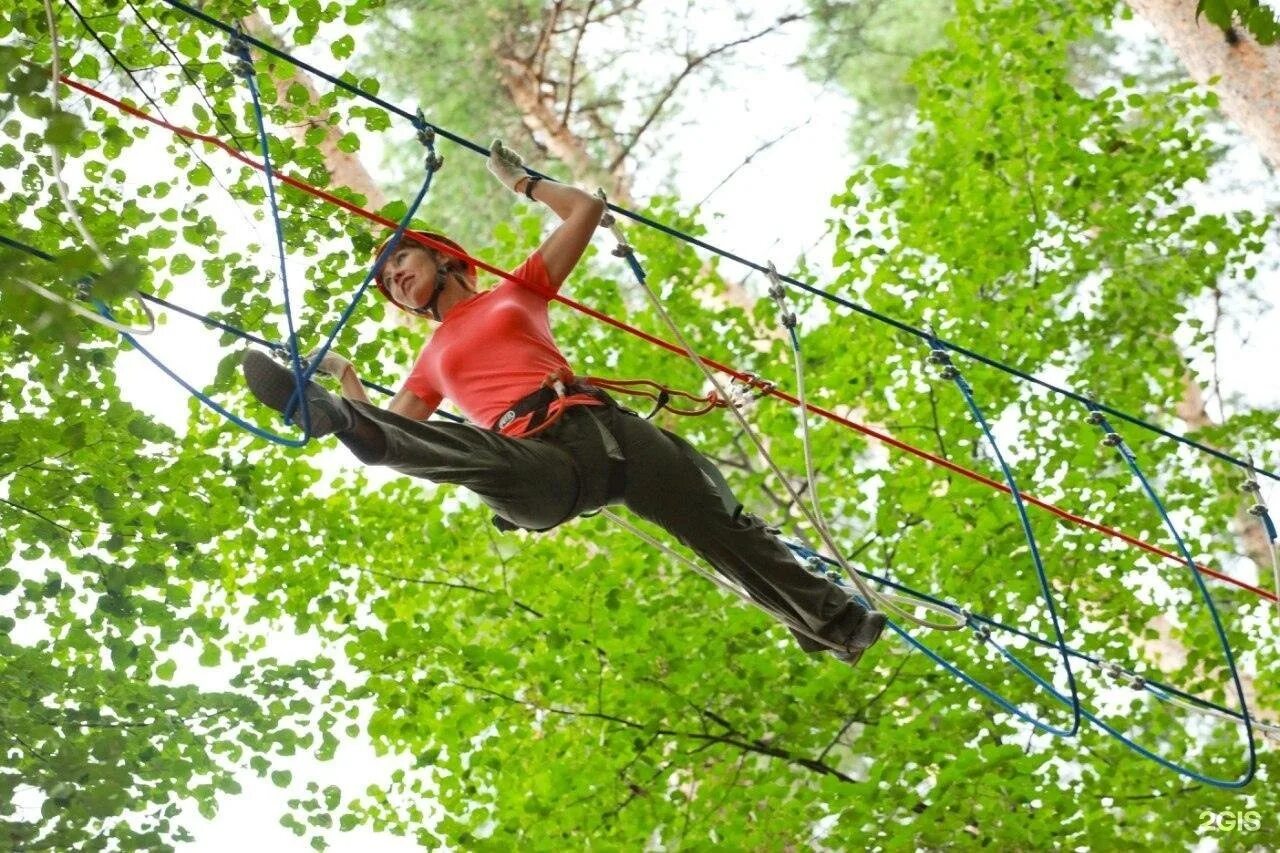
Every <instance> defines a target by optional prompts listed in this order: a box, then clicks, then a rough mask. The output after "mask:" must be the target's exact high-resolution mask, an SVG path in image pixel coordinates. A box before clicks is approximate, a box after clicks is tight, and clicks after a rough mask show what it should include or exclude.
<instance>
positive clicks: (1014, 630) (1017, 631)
mask: <svg viewBox="0 0 1280 853" xmlns="http://www.w3.org/2000/svg"><path fill="white" fill-rule="evenodd" d="M783 544H785V545H786V546H787V547H788V548H790V549H791V550H792V551H793V552H795V553H796V554H797V555H799V556H800V557H802V558H803V560H804V561H813V560H817V561H820V562H822V563H823V564H825V565H826V566H827V567H828V570H827V571H826V572H825V574H826V575H827V577H829V578H831V579H832V580H834V581H835V582H837V583H839V584H841V585H845V586H847V584H846V583H845V581H844V580H843V578H841V577H840V572H839V566H840V564H839V563H837V562H836V561H835V560H833V559H831V558H830V557H826V556H824V555H822V554H819V553H817V552H816V551H812V550H810V549H809V548H807V547H805V546H804V545H801V544H799V543H797V542H790V541H786V540H783ZM855 571H857V572H858V574H860V575H861V576H862V577H864V578H867V579H868V580H873V581H875V582H876V583H878V584H881V585H882V586H886V587H889V588H890V589H893V590H896V591H897V592H901V593H903V594H905V595H910V596H912V597H914V598H920V599H923V600H924V601H928V602H931V603H932V604H935V605H937V606H939V607H946V608H948V609H950V610H953V611H955V612H956V613H959V614H962V615H965V616H967V617H968V618H970V619H971V620H973V621H974V622H981V623H983V624H984V625H986V626H989V627H991V628H995V629H997V630H999V631H1004V632H1006V633H1009V634H1013V635H1014V636H1017V637H1021V638H1023V639H1025V640H1027V641H1028V642H1031V643H1035V644H1036V645H1039V646H1042V647H1044V648H1046V649H1056V648H1057V644H1055V643H1054V642H1053V641H1052V640H1048V639H1045V638H1044V637H1041V636H1039V635H1037V634H1032V633H1031V632H1029V631H1026V630H1023V629H1022V628H1019V627H1017V626H1016V625H1009V624H1007V623H1005V622H1001V621H1000V620H998V619H993V618H991V617H990V616H986V615H984V614H982V613H978V612H976V611H973V610H966V609H965V608H963V607H961V606H960V605H958V604H956V603H955V602H951V601H946V600H945V599H941V598H938V597H937V596H934V595H930V594H929V593H927V592H922V591H920V590H917V589H913V588H912V587H910V586H908V585H907V584H904V583H899V582H898V581H894V580H891V579H890V578H887V577H885V576H883V575H878V574H876V573H875V572H870V571H867V570H865V569H855ZM1067 653H1068V654H1070V655H1071V656H1072V657H1075V658H1079V659H1080V660H1082V661H1085V662H1086V663H1090V664H1093V665H1094V666H1099V667H1101V666H1104V665H1105V664H1106V661H1104V660H1102V659H1101V658H1098V657H1095V656H1093V655H1091V654H1089V653H1088V652H1083V651H1080V650H1078V649H1075V648H1073V647H1071V646H1067ZM1144 681H1147V682H1149V683H1150V684H1152V685H1154V686H1156V687H1159V688H1160V689H1161V690H1163V691H1165V692H1167V693H1172V694H1173V695H1175V696H1178V697H1181V698H1183V699H1186V700H1187V701H1189V702H1194V703H1195V704H1197V705H1200V706H1201V707H1204V708H1210V709H1212V710H1214V711H1218V712H1220V713H1223V714H1226V715H1227V716H1230V717H1234V718H1236V719H1238V720H1243V719H1244V718H1243V716H1242V715H1241V714H1240V712H1239V711H1234V710H1232V709H1230V708H1227V707H1225V706H1223V705H1219V704H1217V703H1215V702H1213V701H1212V700H1209V699H1201V698H1200V697H1199V696H1195V695H1192V694H1191V693H1187V692H1186V691H1183V690H1179V689H1178V688H1177V687H1173V686H1172V685H1169V684H1163V683H1161V682H1159V681H1157V680H1155V679H1152V678H1146V677H1145V676H1144Z"/></svg>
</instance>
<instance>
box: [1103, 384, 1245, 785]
mask: <svg viewBox="0 0 1280 853" xmlns="http://www.w3.org/2000/svg"><path fill="white" fill-rule="evenodd" d="M1086 405H1087V408H1088V409H1089V421H1090V422H1091V423H1093V424H1096V425H1097V427H1098V428H1099V429H1100V430H1102V432H1103V433H1104V434H1105V436H1106V443H1107V444H1110V445H1112V446H1114V447H1115V448H1116V452H1117V453H1119V454H1120V456H1121V458H1123V459H1124V461H1125V464H1127V465H1128V466H1129V470H1130V471H1132V472H1133V476H1135V477H1137V478H1138V482H1140V483H1141V484H1142V489H1143V491H1145V492H1146V494H1147V497H1148V498H1150V499H1151V502H1152V503H1153V504H1154V505H1155V508H1156V510H1157V511H1158V512H1159V513H1160V518H1161V519H1162V520H1163V521H1164V525H1165V527H1166V528H1168V530H1169V533H1170V534H1171V535H1172V536H1173V538H1174V541H1176V542H1177V543H1178V550H1179V551H1181V552H1182V558H1183V559H1184V560H1186V563H1187V566H1188V567H1189V568H1190V569H1191V577H1192V578H1193V579H1194V580H1195V582H1196V589H1197V590H1198V591H1199V593H1200V598H1201V600H1202V601H1204V603H1205V606H1206V607H1207V608H1208V609H1209V616H1210V617H1211V618H1212V619H1213V629H1214V631H1215V632H1216V633H1217V635H1218V643H1219V645H1221V647H1222V653H1223V655H1224V656H1225V658H1226V661H1227V666H1228V667H1229V668H1230V669H1231V681H1232V682H1233V683H1234V685H1235V689H1236V699H1237V700H1238V701H1239V702H1240V710H1241V712H1242V714H1243V719H1244V727H1245V735H1246V737H1247V738H1248V741H1249V770H1248V772H1247V773H1246V774H1245V776H1244V777H1243V779H1242V781H1240V783H1239V784H1238V785H1234V786H1226V787H1242V786H1243V785H1245V784H1248V782H1249V780H1250V779H1252V778H1253V774H1254V770H1255V768H1256V765H1257V759H1256V755H1255V752H1254V745H1253V726H1252V724H1251V723H1250V718H1249V705H1248V702H1246V701H1245V697H1244V685H1242V684H1241V683H1240V672H1239V670H1238V669H1237V668H1236V661H1235V655H1234V654H1233V653H1232V651H1231V642H1230V641H1229V640H1228V639H1227V633H1226V631H1225V629H1223V627H1222V620H1221V619H1220V618H1219V617H1218V608H1216V607H1215V606H1214V604H1213V597H1212V596H1211V595H1209V589H1208V587H1206V586H1205V583H1204V578H1203V577H1202V576H1201V574H1200V570H1199V569H1198V568H1196V561H1195V558H1194V557H1192V556H1191V550H1190V549H1189V548H1188V547H1187V543H1186V542H1185V541H1183V538H1182V534H1181V533H1179V532H1178V528H1177V525H1175V524H1174V523H1173V519H1171V518H1170V517H1169V513H1168V511H1167V510H1166V509H1165V505H1164V502H1163V501H1162V500H1160V496H1159V495H1157V494H1156V490H1155V489H1154V488H1153V487H1152V485H1151V482H1150V481H1149V480H1148V479H1147V477H1146V475H1145V474H1143V473H1142V469H1141V468H1140V467H1138V460H1137V457H1135V456H1134V454H1133V451H1131V450H1130V449H1129V447H1128V445H1127V444H1125V442H1124V439H1123V438H1121V437H1120V434H1119V433H1117V432H1116V431H1115V430H1113V429H1112V428H1111V424H1109V423H1108V422H1107V418H1106V415H1104V414H1103V413H1102V411H1101V410H1100V409H1099V408H1098V407H1097V406H1096V405H1094V404H1086Z"/></svg>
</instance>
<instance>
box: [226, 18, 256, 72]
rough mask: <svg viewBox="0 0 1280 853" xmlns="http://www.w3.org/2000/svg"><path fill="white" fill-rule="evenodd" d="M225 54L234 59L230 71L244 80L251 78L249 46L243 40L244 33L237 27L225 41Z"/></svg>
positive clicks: (251, 67) (251, 65) (251, 60)
mask: <svg viewBox="0 0 1280 853" xmlns="http://www.w3.org/2000/svg"><path fill="white" fill-rule="evenodd" d="M227 53H229V54H231V55H232V56H234V57H235V58H236V61H235V62H233V63H231V71H232V73H234V74H236V75H237V76H240V77H243V78H245V79H246V80H247V79H250V78H252V77H253V74H254V71H253V57H252V56H251V55H250V53H249V44H248V42H246V41H245V40H244V31H243V30H241V29H240V26H239V25H237V26H236V28H235V32H233V33H232V34H231V36H230V37H229V38H228V39H227Z"/></svg>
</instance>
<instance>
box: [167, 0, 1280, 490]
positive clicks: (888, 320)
mask: <svg viewBox="0 0 1280 853" xmlns="http://www.w3.org/2000/svg"><path fill="white" fill-rule="evenodd" d="M164 2H165V3H167V4H168V5H170V6H173V7H174V8H177V9H181V10H182V11H184V12H186V13H187V14H188V15H190V16H191V17H193V18H197V19H199V20H201V21H204V22H205V23H207V24H209V25H210V26H212V27H215V28H217V29H220V30H223V31H224V32H227V33H234V32H235V29H234V28H233V27H231V26H230V25H229V24H226V23H224V22H223V21H221V20H219V19H218V18H215V17H213V16H211V15H208V14H206V13H205V12H203V11H201V10H200V9H197V8H195V7H194V6H191V5H190V4H188V3H185V2H183V0H164ZM242 38H243V39H244V41H246V42H248V43H250V44H252V45H253V46H254V47H257V48H258V49H260V50H262V51H264V52H266V53H269V54H271V55H272V56H275V57H277V58H279V59H281V60H283V61H285V62H288V63H289V64H291V65H293V66H295V67H297V68H301V69H303V70H304V71H306V72H308V73H309V74H314V75H315V76H316V77H319V78H321V79H322V80H326V81H328V82H329V83H331V84H333V85H334V86H336V87H338V88H339V89H342V90H343V91H345V92H347V93H348V94H351V95H354V96H356V97H358V98H362V99H364V100H366V101H368V102H370V103H372V104H377V105H378V106H380V107H382V108H383V109H384V110H386V111H387V112H389V113H392V114H394V115H398V116H401V117H403V118H406V119H410V120H413V119H414V118H415V115H414V114H413V113H410V112H408V111H407V110H405V109H403V108H402V107H398V106H396V105H395V104H393V103H391V102H390V101H387V100H385V99H383V98H379V97H378V96H376V95H374V94H371V93H370V92H367V91H365V90H364V89H363V88H361V87H359V86H356V85H354V84H352V83H348V82H347V81H345V80H342V79H340V78H338V77H335V76H333V75H332V74H329V73H326V72H325V71H322V70H321V69H319V68H317V67H315V66H314V65H311V64H310V63H308V62H304V61H302V60H301V59H298V58H296V57H294V56H292V55H290V54H289V53H287V52H285V51H283V50H280V49H279V48H276V47H274V46H272V45H270V44H267V43H266V42H264V41H260V40H259V39H256V38H254V37H253V36H250V35H248V34H245V35H243V36H242ZM431 128H432V130H433V131H434V132H436V133H438V134H440V135H441V136H443V137H444V138H445V139H448V140H449V141H450V142H453V143H456V144H457V145H460V146H462V147H463V148H467V149H469V150H471V151H474V152H475V153H477V154H481V155H484V156H486V157H487V156H488V155H489V149H488V148H485V147H484V146H482V145H478V144H477V143H475V142H472V141H471V140H469V139H467V138H465V137H462V136H459V135H458V134H455V133H452V132H451V131H449V130H447V129H446V128H443V127H440V126H438V125H431ZM528 171H529V174H531V175H534V176H537V177H540V178H548V179H550V176H548V175H545V174H543V173H541V172H539V171H537V170H535V169H528ZM608 208H609V210H611V211H613V212H614V213H617V214H618V215H620V216H625V217H626V218H628V219H630V220H632V221H633V222H638V223H640V224H642V225H647V226H648V227H650V228H653V229H654V230H656V231H659V232H661V233H663V234H666V235H668V236H669V237H674V238H676V239H677V240H681V241H683V242H685V243H688V244H690V245H692V246H697V247H699V248H702V249H705V250H707V251H708V252H711V253H713V254H716V255H719V256H720V257H723V258H728V259H729V260H732V261H736V262H737V263H740V264H742V265H743V266H745V267H749V268H750V269H753V270H756V271H757V272H761V273H766V274H767V273H769V268H768V267H767V266H765V265H762V264H759V263H756V262H755V261H751V260H748V259H747V258H744V257H742V256H741V255H737V254H735V253H733V252H730V251H728V250H726V249H722V248H720V247H718V246H715V245H713V244H711V243H708V242H706V241H704V240H700V239H698V238H697V237H694V236H692V235H690V234H686V233H684V232H683V231H680V230H678V229H676V228H672V227H671V226H669V225H664V224H663V223H661V222H658V221H657V220H654V219H650V218H649V217H647V216H644V215H643V214H640V213H636V212H634V211H630V210H627V209H626V208H623V207H619V206H617V205H615V204H612V203H610V204H609V205H608ZM778 277H779V278H780V279H781V280H782V281H785V282H786V283H787V284H790V285H792V286H794V287H799V288H800V289H802V290H804V291H806V292H808V293H810V294H812V295H814V296H817V297H819V298H821V299H825V300H827V301H828V302H833V303H835V304H837V305H841V306H843V307H845V308H848V309H849V310H851V311H855V312H857V313H859V314H862V315H864V316H866V317H870V318H872V319H874V320H877V321H879V322H881V323H884V324H886V325H889V326H892V327H893V328H895V329H898V330H899V331H902V332H906V333H907V334H910V335H914V336H916V337H918V338H920V339H921V340H924V341H930V340H932V339H934V336H932V335H931V333H930V332H927V331H925V330H923V329H919V328H916V327H915V326H912V325H909V324H907V323H904V322H902V321H900V320H896V319H894V318H893V317H890V316H888V315H886V314H881V313H880V312H878V311H875V310H873V309H871V308H867V307H865V306H862V305H858V304H857V303H855V302H851V301H849V300H848V299H845V298H843V297H841V296H838V295H836V294H834V293H831V292H830V291H827V290H823V289H821V288H818V287H814V286H813V285H810V284H806V283H805V282H803V281H800V280H799V279H796V278H794V277H792V276H788V275H781V274H779V276H778ZM941 343H944V344H946V346H947V348H948V349H950V350H952V351H953V352H958V353H960V354H962V355H964V356H966V357H968V358H971V359H973V360H975V361H979V362H982V363H983V364H986V365H988V366H990V367H994V368H996V369H997V370H1001V371H1003V372H1005V373H1008V374H1010V375H1012V376H1016V377H1018V378H1019V379H1022V380H1024V381H1026V382H1031V383H1033V384H1035V385H1039V386H1040V387H1042V388H1045V389H1047V390H1050V391H1053V392H1055V393H1057V394H1061V395H1063V396H1065V397H1067V398H1069V399H1072V400H1075V401H1076V402H1078V403H1090V402H1091V401H1090V400H1089V398H1088V397H1085V396H1084V395H1082V394H1078V393H1076V392H1075V391H1071V390H1070V389H1067V388H1062V387H1060V386H1058V385H1054V384H1053V383H1051V382H1048V381H1046V380H1044V379H1041V378H1039V377H1038V376H1035V375H1033V374H1030V373H1027V372H1025V371H1022V370H1019V369H1018V368H1016V367H1013V366H1011V365H1007V364H1004V363H1003V362H1001V361H998V360H996V359H994V358H991V357H989V356H985V355H983V354H982V353H979V352H975V351H974V350H970V349H967V348H965V347H962V346H960V345H958V344H954V343H952V342H950V341H946V340H942V341H941ZM1095 405H1097V406H1098V407H1099V408H1101V409H1102V410H1103V411H1105V412H1107V413H1108V414H1110V415H1113V416H1114V417H1117V418H1120V419H1121V420H1124V421H1127V422H1129V423H1131V424H1133V425H1134V426H1137V427H1141V428H1142V429H1146V430H1149V431H1151V432H1154V433H1156V434H1158V435H1161V436H1163V437H1164V438H1167V439H1170V440H1172V441H1176V442H1178V443H1179V444H1185V445H1187V446H1189V447H1194V448H1196V449H1197V450H1199V451H1201V452H1202V453H1208V454H1209V455H1211V456H1214V457H1216V458H1218V459H1220V460H1222V461H1224V462H1229V463H1231V464H1232V465H1235V466H1236V467H1239V468H1247V467H1248V463H1246V462H1245V461H1244V460H1241V459H1237V458H1236V457H1234V456H1232V455H1230V454H1228V453H1223V452H1222V451H1220V450H1218V449H1216V448H1213V447H1209V446H1208V445H1205V444H1201V443H1200V442H1198V441H1195V440H1194V439H1190V438H1187V437H1186V436H1182V435H1177V434H1176V433H1173V432H1170V431H1169V430H1166V429H1164V428H1163V427H1160V426H1157V425H1155V424H1151V423H1148V422H1146V421H1144V420H1142V419H1141V418H1138V417H1136V416H1134V415H1130V414H1128V413H1126V412H1123V411H1121V410H1119V409H1114V408H1111V407H1110V406H1106V405H1104V404H1102V403H1095ZM1255 470H1257V472H1258V473H1260V474H1262V475H1264V476H1266V477H1269V478H1270V479H1272V480H1275V481H1277V482H1280V473H1275V472H1272V471H1267V470H1264V469H1255Z"/></svg>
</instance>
